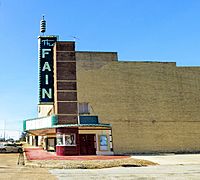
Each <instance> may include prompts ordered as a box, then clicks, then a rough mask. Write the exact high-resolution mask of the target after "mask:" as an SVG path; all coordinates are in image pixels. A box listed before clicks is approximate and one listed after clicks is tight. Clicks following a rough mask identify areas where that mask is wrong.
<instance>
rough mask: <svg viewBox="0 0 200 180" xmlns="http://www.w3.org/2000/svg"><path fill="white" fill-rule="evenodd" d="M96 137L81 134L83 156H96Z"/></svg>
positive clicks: (81, 152)
mask: <svg viewBox="0 0 200 180" xmlns="http://www.w3.org/2000/svg"><path fill="white" fill-rule="evenodd" d="M94 137H95V134H79V139H80V154H81V155H96V149H95V146H94V143H95V142H94Z"/></svg>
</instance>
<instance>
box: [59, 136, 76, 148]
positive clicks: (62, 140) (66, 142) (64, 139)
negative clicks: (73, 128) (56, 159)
mask: <svg viewBox="0 0 200 180" xmlns="http://www.w3.org/2000/svg"><path fill="white" fill-rule="evenodd" d="M57 145H61V146H75V145H76V138H75V134H58V135H57Z"/></svg>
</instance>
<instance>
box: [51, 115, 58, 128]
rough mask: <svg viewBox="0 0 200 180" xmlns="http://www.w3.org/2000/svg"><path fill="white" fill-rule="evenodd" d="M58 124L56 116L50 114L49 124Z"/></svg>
mask: <svg viewBox="0 0 200 180" xmlns="http://www.w3.org/2000/svg"><path fill="white" fill-rule="evenodd" d="M57 124H58V116H56V115H52V116H51V126H55V125H57Z"/></svg>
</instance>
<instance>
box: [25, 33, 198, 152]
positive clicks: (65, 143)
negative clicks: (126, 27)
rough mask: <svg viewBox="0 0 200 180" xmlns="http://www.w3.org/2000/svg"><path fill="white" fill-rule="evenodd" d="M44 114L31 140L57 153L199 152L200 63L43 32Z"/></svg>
mask: <svg viewBox="0 0 200 180" xmlns="http://www.w3.org/2000/svg"><path fill="white" fill-rule="evenodd" d="M38 40H39V47H40V48H39V64H40V66H39V72H40V76H39V79H40V90H39V92H40V97H39V105H38V118H35V119H29V120H25V121H24V130H25V131H27V132H28V134H29V135H28V137H27V141H28V142H29V143H31V144H33V145H36V146H43V147H44V148H45V149H46V150H49V151H56V152H57V154H58V155H79V154H82V155H85V154H97V155H99V154H112V153H113V152H114V153H115V154H124V153H150V152H199V151H200V143H199V138H200V131H199V129H200V111H199V109H200V96H199V94H200V67H177V66H176V63H173V62H133V61H132V62H131V61H118V57H117V53H116V52H92V51H87V52H84V51H76V50H75V42H72V41H58V39H57V37H56V36H40V37H39V38H38Z"/></svg>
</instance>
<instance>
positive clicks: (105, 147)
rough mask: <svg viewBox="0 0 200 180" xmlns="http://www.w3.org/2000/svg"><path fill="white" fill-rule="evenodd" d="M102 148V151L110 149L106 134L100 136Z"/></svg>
mask: <svg viewBox="0 0 200 180" xmlns="http://www.w3.org/2000/svg"><path fill="white" fill-rule="evenodd" d="M100 150H101V151H106V150H108V138H107V136H106V135H101V136H100Z"/></svg>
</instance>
